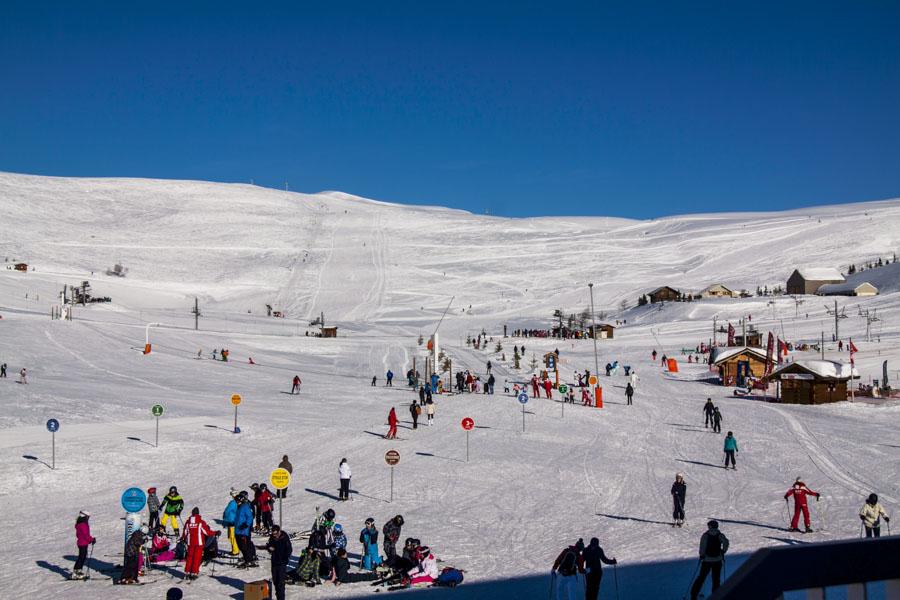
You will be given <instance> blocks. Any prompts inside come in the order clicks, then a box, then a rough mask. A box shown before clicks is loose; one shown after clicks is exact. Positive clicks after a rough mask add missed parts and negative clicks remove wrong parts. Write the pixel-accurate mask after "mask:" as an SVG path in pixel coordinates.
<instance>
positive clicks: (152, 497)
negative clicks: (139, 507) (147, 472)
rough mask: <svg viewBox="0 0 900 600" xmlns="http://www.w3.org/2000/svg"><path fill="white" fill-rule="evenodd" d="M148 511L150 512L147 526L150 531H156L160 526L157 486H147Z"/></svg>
mask: <svg viewBox="0 0 900 600" xmlns="http://www.w3.org/2000/svg"><path fill="white" fill-rule="evenodd" d="M147 511H148V512H149V513H150V518H149V519H148V521H147V527H149V528H150V531H156V529H157V527H159V497H158V496H157V495H156V488H155V487H149V488H147Z"/></svg>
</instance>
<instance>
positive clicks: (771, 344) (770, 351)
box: [763, 331, 775, 377]
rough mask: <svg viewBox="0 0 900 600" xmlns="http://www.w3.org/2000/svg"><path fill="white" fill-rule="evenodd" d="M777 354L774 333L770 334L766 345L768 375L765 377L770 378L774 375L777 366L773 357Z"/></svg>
mask: <svg viewBox="0 0 900 600" xmlns="http://www.w3.org/2000/svg"><path fill="white" fill-rule="evenodd" d="M774 354H775V336H773V335H772V332H771V331H770V332H769V340H768V342H767V343H766V374H765V375H763V377H768V376H769V375H771V374H772V367H774V366H775V361H774V360H773V355H774Z"/></svg>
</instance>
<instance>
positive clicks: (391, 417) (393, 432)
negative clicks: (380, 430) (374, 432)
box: [385, 406, 397, 440]
mask: <svg viewBox="0 0 900 600" xmlns="http://www.w3.org/2000/svg"><path fill="white" fill-rule="evenodd" d="M385 437H386V439H389V440H392V439H394V438H396V437H397V411H396V410H394V407H393V406H392V407H391V412H389V413H388V432H387V436H385Z"/></svg>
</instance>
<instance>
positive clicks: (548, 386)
mask: <svg viewBox="0 0 900 600" xmlns="http://www.w3.org/2000/svg"><path fill="white" fill-rule="evenodd" d="M544 392H545V393H546V394H547V398H548V399H552V398H553V382H551V381H550V378H549V377H548V378H547V379H545V380H544Z"/></svg>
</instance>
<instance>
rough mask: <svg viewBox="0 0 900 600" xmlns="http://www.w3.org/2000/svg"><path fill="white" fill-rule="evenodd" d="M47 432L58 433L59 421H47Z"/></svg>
mask: <svg viewBox="0 0 900 600" xmlns="http://www.w3.org/2000/svg"><path fill="white" fill-rule="evenodd" d="M47 431H49V432H51V433H56V432H57V431H59V421H57V420H56V419H50V420H49V421H47Z"/></svg>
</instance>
